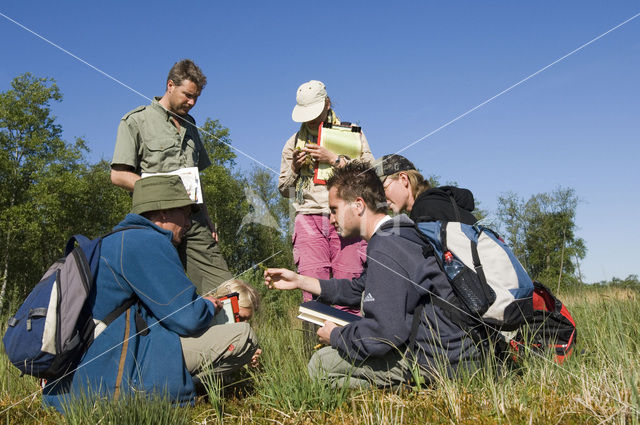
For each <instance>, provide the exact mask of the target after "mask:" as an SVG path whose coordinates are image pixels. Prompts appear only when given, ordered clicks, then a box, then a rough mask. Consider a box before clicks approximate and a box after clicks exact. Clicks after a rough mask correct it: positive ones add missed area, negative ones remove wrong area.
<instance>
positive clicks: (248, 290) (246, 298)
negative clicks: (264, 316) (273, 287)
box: [214, 279, 260, 313]
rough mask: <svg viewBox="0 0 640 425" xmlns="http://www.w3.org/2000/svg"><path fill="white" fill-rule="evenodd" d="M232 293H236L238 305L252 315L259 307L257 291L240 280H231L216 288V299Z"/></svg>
mask: <svg viewBox="0 0 640 425" xmlns="http://www.w3.org/2000/svg"><path fill="white" fill-rule="evenodd" d="M232 292H237V293H238V295H239V296H238V305H239V306H240V307H242V308H250V309H251V310H252V311H253V312H254V313H255V312H256V311H258V308H259V307H260V295H258V291H256V289H255V288H254V287H253V286H251V285H249V284H248V283H247V282H245V281H243V280H240V279H231V280H227V281H226V282H224V283H223V284H222V285H220V286H218V289H216V292H215V295H214V296H216V297H222V296H224V295H227V294H230V293H232Z"/></svg>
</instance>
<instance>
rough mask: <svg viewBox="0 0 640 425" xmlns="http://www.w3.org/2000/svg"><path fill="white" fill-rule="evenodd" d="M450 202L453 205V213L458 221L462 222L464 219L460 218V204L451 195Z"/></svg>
mask: <svg viewBox="0 0 640 425" xmlns="http://www.w3.org/2000/svg"><path fill="white" fill-rule="evenodd" d="M449 200H450V201H451V205H452V206H453V213H454V214H455V215H456V221H462V217H461V216H460V209H459V208H458V203H457V202H456V200H455V199H454V197H453V196H452V195H449Z"/></svg>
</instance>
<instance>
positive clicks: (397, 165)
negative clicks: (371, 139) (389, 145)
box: [374, 154, 477, 225]
mask: <svg viewBox="0 0 640 425" xmlns="http://www.w3.org/2000/svg"><path fill="white" fill-rule="evenodd" d="M374 169H375V171H376V174H377V175H378V177H380V180H381V181H382V186H383V187H384V194H385V196H386V198H387V204H388V205H389V208H390V209H391V210H393V212H394V213H396V214H398V213H399V212H401V211H408V212H409V217H410V218H411V219H412V220H413V221H415V222H418V221H431V220H446V221H459V222H462V223H466V224H471V225H472V224H475V223H476V221H477V220H476V218H475V217H474V216H473V214H472V213H471V212H472V211H473V210H474V208H475V202H474V200H473V194H472V193H471V191H470V190H468V189H462V188H459V187H454V186H440V187H434V188H432V187H431V185H430V184H429V182H428V181H427V180H425V178H424V177H423V176H422V174H420V172H419V171H418V170H416V167H415V166H414V165H413V163H412V162H411V161H409V160H408V159H407V158H405V157H404V156H401V155H397V154H391V155H384V156H383V157H381V158H378V159H377V160H376V161H375V162H374Z"/></svg>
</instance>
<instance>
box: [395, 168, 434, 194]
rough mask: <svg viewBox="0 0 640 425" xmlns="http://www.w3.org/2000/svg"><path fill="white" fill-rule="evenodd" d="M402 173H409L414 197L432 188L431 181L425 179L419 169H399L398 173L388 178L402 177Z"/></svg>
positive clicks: (408, 177) (396, 178) (408, 176)
mask: <svg viewBox="0 0 640 425" xmlns="http://www.w3.org/2000/svg"><path fill="white" fill-rule="evenodd" d="M400 173H405V174H406V175H407V179H409V184H410V185H411V193H412V194H413V199H416V198H418V195H420V194H421V193H422V192H425V191H427V190H429V189H431V185H430V184H429V181H427V180H425V179H424V177H422V174H420V172H419V171H418V170H406V171H398V172H397V173H394V174H391V175H390V176H389V177H388V178H390V179H392V180H398V178H399V177H400Z"/></svg>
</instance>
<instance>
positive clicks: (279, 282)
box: [264, 269, 300, 289]
mask: <svg viewBox="0 0 640 425" xmlns="http://www.w3.org/2000/svg"><path fill="white" fill-rule="evenodd" d="M299 278H300V275H299V274H298V273H296V272H294V271H291V270H287V269H267V270H265V271H264V284H265V285H267V286H268V287H269V289H273V288H276V289H298V281H299Z"/></svg>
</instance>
